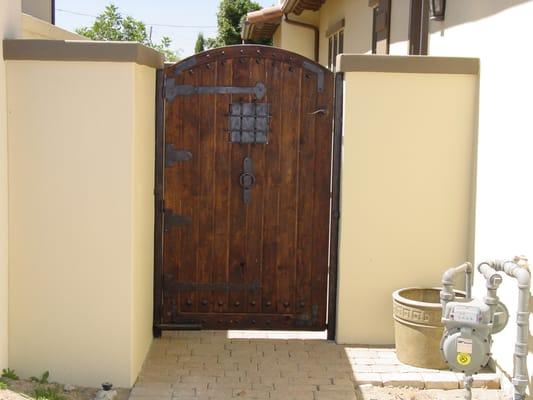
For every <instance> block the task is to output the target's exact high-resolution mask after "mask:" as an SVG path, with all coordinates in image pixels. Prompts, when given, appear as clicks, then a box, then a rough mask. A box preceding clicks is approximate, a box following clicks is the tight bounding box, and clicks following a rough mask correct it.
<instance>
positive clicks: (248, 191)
mask: <svg viewBox="0 0 533 400" xmlns="http://www.w3.org/2000/svg"><path fill="white" fill-rule="evenodd" d="M242 169H243V172H242V174H241V176H240V177H239V183H240V184H241V187H242V198H243V201H244V204H248V203H249V202H250V200H251V199H252V187H253V186H254V184H255V175H254V174H253V165H252V159H251V158H250V157H245V158H244V161H243V168H242Z"/></svg>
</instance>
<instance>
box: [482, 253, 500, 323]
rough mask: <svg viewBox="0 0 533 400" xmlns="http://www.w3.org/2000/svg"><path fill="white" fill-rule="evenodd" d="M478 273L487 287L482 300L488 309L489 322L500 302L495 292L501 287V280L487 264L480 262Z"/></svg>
mask: <svg viewBox="0 0 533 400" xmlns="http://www.w3.org/2000/svg"><path fill="white" fill-rule="evenodd" d="M477 269H478V271H479V272H480V273H481V275H483V276H484V277H485V280H486V286H487V295H486V296H485V298H484V299H483V301H484V302H485V304H486V305H488V306H489V307H490V315H491V321H493V320H494V313H495V311H496V306H497V305H498V303H499V302H500V300H499V298H498V295H497V293H496V292H497V290H498V287H499V286H500V285H501V283H502V281H503V278H502V276H501V275H500V274H499V273H498V272H496V270H495V269H494V268H493V267H492V266H491V265H490V264H489V263H487V262H482V263H481V264H479V265H478V266H477Z"/></svg>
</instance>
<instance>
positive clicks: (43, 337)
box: [7, 61, 155, 386]
mask: <svg viewBox="0 0 533 400" xmlns="http://www.w3.org/2000/svg"><path fill="white" fill-rule="evenodd" d="M7 64H8V110H9V185H10V191H9V238H10V242H9V249H10V253H9V262H10V275H9V286H10V295H9V322H10V325H9V335H10V342H9V357H10V366H11V367H12V368H15V369H16V370H17V371H18V372H19V373H20V375H22V376H30V375H35V374H39V373H42V372H43V371H45V370H49V371H50V373H51V377H52V379H53V380H57V381H60V382H65V383H73V384H79V385H91V386H94V385H99V384H100V383H101V382H103V381H112V382H113V383H114V384H115V385H118V386H130V385H131V384H132V383H133V379H134V378H135V376H136V373H137V371H138V369H139V367H140V363H141V362H142V360H143V358H144V355H145V353H146V350H147V348H148V346H149V344H150V341H151V336H150V335H149V330H150V327H151V323H152V315H151V307H152V300H151V297H152V294H151V293H152V292H151V291H152V279H151V276H150V274H149V273H148V271H152V254H153V248H152V246H153V244H152V243H153V240H152V232H153V219H152V213H153V205H152V204H153V203H152V195H153V166H154V162H153V153H154V146H153V140H154V139H153V138H154V109H153V108H154V102H153V99H154V85H155V70H153V69H150V68H148V67H140V66H136V65H135V64H134V63H128V62H123V63H111V62H76V61H70V62H61V61H8V63H7ZM36 88H38V90H36Z"/></svg>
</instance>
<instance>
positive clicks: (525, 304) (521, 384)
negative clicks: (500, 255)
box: [480, 256, 531, 400]
mask: <svg viewBox="0 0 533 400" xmlns="http://www.w3.org/2000/svg"><path fill="white" fill-rule="evenodd" d="M482 264H483V265H488V266H489V267H490V268H492V269H493V270H495V271H503V272H505V273H506V274H507V275H509V276H510V277H512V278H515V279H516V280H517V282H518V290H519V292H518V311H517V314H516V323H517V325H518V327H517V333H516V344H515V351H514V374H513V386H514V391H515V393H514V399H515V400H523V399H525V398H526V388H527V385H528V383H529V373H528V370H527V354H528V348H527V347H528V346H527V342H528V338H529V296H530V287H531V274H530V272H529V266H528V261H527V258H525V257H523V256H522V257H515V258H514V259H513V260H512V261H498V260H496V261H489V262H484V263H482ZM480 266H481V264H480ZM480 272H481V269H480Z"/></svg>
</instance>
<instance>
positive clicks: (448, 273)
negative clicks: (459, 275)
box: [442, 268, 455, 285]
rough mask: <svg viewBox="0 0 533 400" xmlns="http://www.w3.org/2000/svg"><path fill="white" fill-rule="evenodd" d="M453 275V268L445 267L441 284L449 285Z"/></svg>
mask: <svg viewBox="0 0 533 400" xmlns="http://www.w3.org/2000/svg"><path fill="white" fill-rule="evenodd" d="M454 276H455V268H450V269H447V270H446V271H445V272H444V274H442V284H443V285H451V284H452V283H453V277H454Z"/></svg>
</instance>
